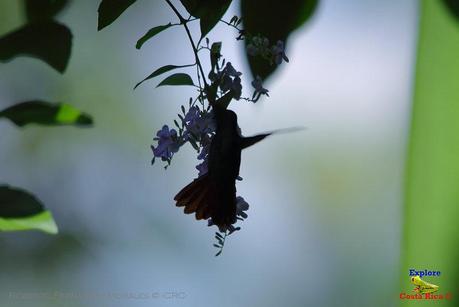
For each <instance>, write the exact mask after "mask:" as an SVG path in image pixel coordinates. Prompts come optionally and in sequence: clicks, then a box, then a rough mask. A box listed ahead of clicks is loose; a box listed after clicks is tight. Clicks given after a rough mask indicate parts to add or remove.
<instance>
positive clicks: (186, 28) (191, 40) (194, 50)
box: [166, 0, 208, 89]
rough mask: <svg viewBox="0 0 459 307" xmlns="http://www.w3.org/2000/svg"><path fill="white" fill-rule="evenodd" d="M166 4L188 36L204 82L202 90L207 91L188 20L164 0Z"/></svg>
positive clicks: (169, 2) (168, 0)
mask: <svg viewBox="0 0 459 307" xmlns="http://www.w3.org/2000/svg"><path fill="white" fill-rule="evenodd" d="M166 3H167V4H168V5H169V6H170V7H171V9H172V10H173V11H174V13H175V15H177V17H178V19H179V20H180V23H181V24H182V25H183V27H184V28H185V31H186V34H187V35H188V39H189V40H190V43H191V47H192V48H193V53H194V57H195V59H196V64H198V67H199V70H200V71H201V75H202V79H203V82H204V88H205V89H207V88H208V84H207V81H206V75H205V74H204V70H203V69H202V65H201V61H200V60H199V56H198V49H197V48H196V45H195V43H194V40H193V37H192V36H191V32H190V29H189V28H188V26H187V22H188V21H189V20H186V19H185V18H183V16H182V15H181V14H180V12H179V11H178V10H177V9H176V8H175V6H174V5H173V4H172V3H171V1H170V0H166Z"/></svg>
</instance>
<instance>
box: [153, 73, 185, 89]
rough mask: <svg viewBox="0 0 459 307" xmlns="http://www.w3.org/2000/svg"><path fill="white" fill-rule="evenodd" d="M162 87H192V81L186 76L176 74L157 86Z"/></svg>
mask: <svg viewBox="0 0 459 307" xmlns="http://www.w3.org/2000/svg"><path fill="white" fill-rule="evenodd" d="M163 85H194V83H193V80H192V79H191V77H190V76H189V75H187V74H184V73H178V74H173V75H170V76H169V77H167V78H166V79H164V80H163V81H161V83H160V84H158V85H157V86H156V87H158V86H163Z"/></svg>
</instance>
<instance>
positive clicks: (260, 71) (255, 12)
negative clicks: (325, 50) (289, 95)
mask: <svg viewBox="0 0 459 307" xmlns="http://www.w3.org/2000/svg"><path fill="white" fill-rule="evenodd" d="M318 2H319V1H318V0H290V1H285V0H270V1H265V2H264V4H263V5H260V3H259V2H257V1H252V0H241V17H242V20H243V22H244V30H245V31H246V32H247V33H249V34H251V35H254V36H255V35H262V36H263V37H266V38H268V39H269V42H270V44H271V45H275V44H276V42H277V41H278V40H281V41H284V43H285V46H287V39H288V37H289V35H290V34H291V33H292V31H294V30H295V29H297V28H298V27H300V26H301V25H303V24H304V23H305V22H306V21H307V20H308V19H309V18H310V17H311V16H312V14H313V12H314V11H315V9H316V7H317V5H318ZM261 16H262V17H261ZM245 43H246V44H248V43H249V41H248V40H245ZM246 56H247V60H248V62H249V65H250V70H251V72H252V75H253V76H254V77H255V76H257V75H258V76H260V77H261V78H262V79H266V78H267V77H268V76H270V75H271V74H272V73H273V72H274V71H275V70H276V68H277V66H276V65H275V64H272V65H271V64H270V63H269V62H268V61H266V60H265V59H262V58H260V57H253V56H250V55H249V54H246ZM287 56H288V50H287Z"/></svg>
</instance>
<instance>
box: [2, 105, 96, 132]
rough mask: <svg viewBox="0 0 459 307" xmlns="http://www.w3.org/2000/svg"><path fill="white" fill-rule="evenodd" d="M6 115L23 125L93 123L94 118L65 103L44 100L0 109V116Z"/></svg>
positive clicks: (20, 125) (78, 124)
mask: <svg viewBox="0 0 459 307" xmlns="http://www.w3.org/2000/svg"><path fill="white" fill-rule="evenodd" d="M2 117H5V118H8V119H9V120H11V121H12V122H13V123H15V124H16V125H17V126H19V127H22V126H25V125H27V124H32V123H33V124H40V125H49V126H57V125H75V126H88V125H92V123H93V121H92V118H91V117H90V116H89V115H87V114H85V113H82V112H81V111H79V110H77V109H76V108H74V107H73V106H71V105H68V104H65V103H56V104H53V103H49V102H44V101H27V102H22V103H19V104H16V105H13V106H11V107H9V108H7V109H5V110H3V111H0V118H2Z"/></svg>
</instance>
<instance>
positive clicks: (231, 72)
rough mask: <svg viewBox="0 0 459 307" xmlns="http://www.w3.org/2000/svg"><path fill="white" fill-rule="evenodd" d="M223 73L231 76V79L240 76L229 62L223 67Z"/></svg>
mask: <svg viewBox="0 0 459 307" xmlns="http://www.w3.org/2000/svg"><path fill="white" fill-rule="evenodd" d="M224 72H225V73H226V74H227V75H229V76H231V77H240V76H241V75H242V73H241V72H239V71H237V70H236V69H234V67H233V65H232V64H231V62H228V63H226V66H225V69H224Z"/></svg>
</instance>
